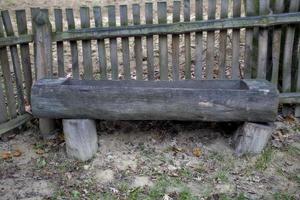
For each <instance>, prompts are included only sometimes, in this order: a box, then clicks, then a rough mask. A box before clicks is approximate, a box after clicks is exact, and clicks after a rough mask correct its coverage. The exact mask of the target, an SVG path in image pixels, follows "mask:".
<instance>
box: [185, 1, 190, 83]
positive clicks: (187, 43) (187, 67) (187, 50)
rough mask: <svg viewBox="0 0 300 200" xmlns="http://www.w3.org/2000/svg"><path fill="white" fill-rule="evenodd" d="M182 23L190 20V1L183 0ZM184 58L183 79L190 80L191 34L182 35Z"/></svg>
mask: <svg viewBox="0 0 300 200" xmlns="http://www.w3.org/2000/svg"><path fill="white" fill-rule="evenodd" d="M183 15H184V21H185V22H189V21H190V20H191V19H190V17H191V5H190V0H184V10H183ZM184 47H185V49H184V58H185V70H184V72H185V73H184V74H185V79H191V34H190V33H186V34H184Z"/></svg>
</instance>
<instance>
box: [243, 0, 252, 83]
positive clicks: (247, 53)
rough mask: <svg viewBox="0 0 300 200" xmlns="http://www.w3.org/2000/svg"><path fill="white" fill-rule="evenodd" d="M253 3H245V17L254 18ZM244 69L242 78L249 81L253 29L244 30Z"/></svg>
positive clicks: (248, 1)
mask: <svg viewBox="0 0 300 200" xmlns="http://www.w3.org/2000/svg"><path fill="white" fill-rule="evenodd" d="M254 14H255V9H254V2H253V0H247V1H246V16H254ZM244 59H245V68H244V78H246V79H250V78H251V74H252V67H253V66H252V65H253V60H254V56H253V29H252V28H247V29H246V40H245V58H244Z"/></svg>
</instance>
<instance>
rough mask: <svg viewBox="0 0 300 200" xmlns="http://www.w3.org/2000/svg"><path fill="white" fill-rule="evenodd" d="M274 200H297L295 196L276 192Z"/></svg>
mask: <svg viewBox="0 0 300 200" xmlns="http://www.w3.org/2000/svg"><path fill="white" fill-rule="evenodd" d="M274 199H275V200H294V199H296V198H295V197H294V196H292V195H290V194H287V193H281V192H276V193H275V194H274Z"/></svg>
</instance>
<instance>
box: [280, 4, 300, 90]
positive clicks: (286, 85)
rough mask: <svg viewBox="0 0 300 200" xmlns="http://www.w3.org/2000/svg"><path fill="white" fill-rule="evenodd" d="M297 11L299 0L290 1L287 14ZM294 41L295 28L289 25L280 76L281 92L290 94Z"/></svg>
mask: <svg viewBox="0 0 300 200" xmlns="http://www.w3.org/2000/svg"><path fill="white" fill-rule="evenodd" d="M298 9H299V0H291V1H290V6H289V12H297V11H298ZM294 39H295V27H294V26H292V25H289V26H288V27H287V30H286V33H285V43H284V52H283V70H282V72H283V74H282V92H291V89H292V88H291V86H292V56H293V45H294Z"/></svg>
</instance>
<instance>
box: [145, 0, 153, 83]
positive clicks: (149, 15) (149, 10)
mask: <svg viewBox="0 0 300 200" xmlns="http://www.w3.org/2000/svg"><path fill="white" fill-rule="evenodd" d="M145 17H146V24H153V3H149V2H147V3H146V5H145ZM146 42H147V44H146V47H147V69H148V80H154V56H153V55H154V53H153V36H147V37H146Z"/></svg>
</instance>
